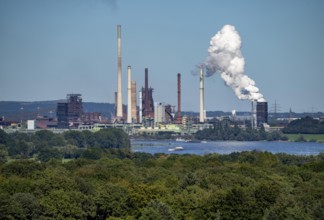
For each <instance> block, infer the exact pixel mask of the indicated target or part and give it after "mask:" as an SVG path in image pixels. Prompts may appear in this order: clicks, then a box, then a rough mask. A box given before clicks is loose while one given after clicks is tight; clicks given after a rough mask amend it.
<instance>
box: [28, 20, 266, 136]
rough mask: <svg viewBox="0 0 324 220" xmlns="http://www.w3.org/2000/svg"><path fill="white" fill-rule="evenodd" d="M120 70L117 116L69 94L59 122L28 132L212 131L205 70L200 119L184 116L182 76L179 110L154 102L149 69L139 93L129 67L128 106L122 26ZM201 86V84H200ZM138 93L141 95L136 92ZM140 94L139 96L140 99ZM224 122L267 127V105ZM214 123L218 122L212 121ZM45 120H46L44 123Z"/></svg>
mask: <svg viewBox="0 0 324 220" xmlns="http://www.w3.org/2000/svg"><path fill="white" fill-rule="evenodd" d="M117 48H118V71H117V92H115V115H113V116H112V117H111V119H109V120H108V119H106V118H103V117H102V116H101V113H100V112H84V111H83V105H82V96H81V94H68V95H67V98H66V100H65V101H63V102H59V103H57V109H56V116H57V120H47V121H45V122H43V123H40V121H41V120H40V119H37V118H36V119H35V120H28V121H27V129H28V130H35V129H48V128H49V129H50V128H52V129H53V130H57V131H62V130H65V129H80V130H84V129H90V130H98V129H102V128H108V127H119V128H123V129H124V130H125V131H126V132H127V133H128V134H131V135H136V134H143V133H146V134H149V135H150V134H156V133H161V132H171V133H175V134H182V135H185V134H192V133H195V132H197V131H198V130H202V129H205V128H211V127H212V126H213V124H212V123H209V121H210V119H208V118H207V117H206V110H205V108H204V67H203V66H200V74H199V75H200V77H199V88H200V89H199V90H200V96H199V97H200V105H199V117H193V116H183V115H181V74H180V73H178V74H176V75H175V79H176V80H177V89H176V92H177V108H175V106H173V105H171V104H165V103H162V102H154V99H153V88H152V87H150V86H149V70H148V68H145V70H144V77H145V84H144V87H142V88H140V89H139V91H137V88H136V82H135V81H133V80H132V69H131V66H128V67H127V105H123V102H122V84H123V83H122V57H121V25H117ZM197 86H198V82H197ZM137 92H138V93H137ZM137 94H138V96H137ZM219 119H221V120H235V121H237V122H242V123H240V124H241V126H245V122H246V121H247V120H248V121H249V122H250V124H251V125H252V128H257V127H260V126H261V124H262V125H265V126H266V123H267V122H268V105H267V102H252V111H251V114H250V115H249V116H247V117H243V118H240V117H239V116H236V114H235V112H233V114H232V116H231V117H222V118H219ZM211 120H215V119H211ZM43 121H44V120H43Z"/></svg>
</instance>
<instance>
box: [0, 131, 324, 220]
mask: <svg viewBox="0 0 324 220" xmlns="http://www.w3.org/2000/svg"><path fill="white" fill-rule="evenodd" d="M323 185H324V153H320V154H318V155H313V156H297V155H288V154H282V153H281V154H272V153H269V152H260V151H245V152H240V153H237V152H234V153H231V154H225V155H221V154H207V155H202V156H199V155H189V154H187V155H177V154H171V155H168V154H163V153H158V154H154V155H152V154H149V153H141V152H131V150H130V140H129V137H128V136H127V135H126V133H124V132H123V131H122V130H119V129H113V128H112V129H103V130H100V131H98V132H95V133H93V132H90V131H82V132H79V131H68V132H65V133H63V134H54V133H52V132H50V131H47V130H41V131H37V132H35V133H34V134H25V133H18V132H17V133H12V134H7V133H5V132H4V131H2V130H0V219H89V220H92V219H110V220H117V219H129V220H133V219H134V220H135V219H141V220H146V219H167V220H170V219H171V220H172V219H225V220H226V219H321V218H322V217H323V216H324V189H323Z"/></svg>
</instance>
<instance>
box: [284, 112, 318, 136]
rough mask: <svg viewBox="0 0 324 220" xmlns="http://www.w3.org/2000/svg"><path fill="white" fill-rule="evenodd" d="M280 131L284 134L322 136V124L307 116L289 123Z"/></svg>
mask: <svg viewBox="0 0 324 220" xmlns="http://www.w3.org/2000/svg"><path fill="white" fill-rule="evenodd" d="M282 131H283V133H285V134H294V133H295V134H296V133H297V134H324V122H320V121H319V120H316V119H313V118H312V117H309V116H307V117H305V118H301V119H297V120H294V121H292V122H290V123H289V124H288V125H287V126H286V127H285V128H284V129H283V130H282Z"/></svg>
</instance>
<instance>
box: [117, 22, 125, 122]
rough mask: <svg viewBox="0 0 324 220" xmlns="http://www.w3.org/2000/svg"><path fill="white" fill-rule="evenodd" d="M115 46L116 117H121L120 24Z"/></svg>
mask: <svg viewBox="0 0 324 220" xmlns="http://www.w3.org/2000/svg"><path fill="white" fill-rule="evenodd" d="M117 47H118V75H117V114H116V116H117V117H118V118H122V117H123V102H122V67H121V25H117Z"/></svg>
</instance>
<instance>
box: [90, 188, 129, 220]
mask: <svg viewBox="0 0 324 220" xmlns="http://www.w3.org/2000/svg"><path fill="white" fill-rule="evenodd" d="M95 203H96V207H97V216H98V217H99V219H103V220H104V219H106V218H107V217H108V216H113V217H124V216H126V215H127V212H128V209H129V206H128V191H127V190H126V189H125V188H124V187H121V186H119V185H116V184H107V185H105V186H104V187H103V188H101V189H100V190H99V192H98V195H97V196H96V198H95Z"/></svg>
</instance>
